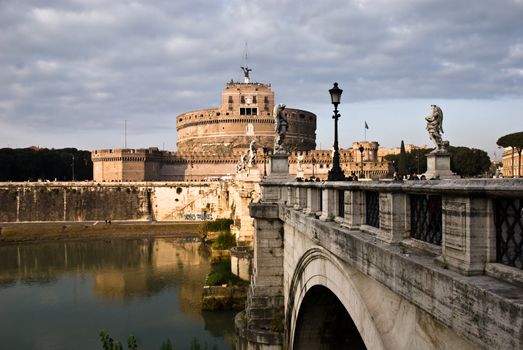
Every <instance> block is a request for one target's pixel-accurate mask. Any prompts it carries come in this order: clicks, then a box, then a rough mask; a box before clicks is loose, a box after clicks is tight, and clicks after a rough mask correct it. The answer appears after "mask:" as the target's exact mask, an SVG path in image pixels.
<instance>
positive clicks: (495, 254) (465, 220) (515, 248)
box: [262, 179, 523, 282]
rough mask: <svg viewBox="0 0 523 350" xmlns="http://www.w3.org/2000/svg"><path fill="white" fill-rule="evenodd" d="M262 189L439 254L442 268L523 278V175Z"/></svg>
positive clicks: (325, 216) (307, 208)
mask: <svg viewBox="0 0 523 350" xmlns="http://www.w3.org/2000/svg"><path fill="white" fill-rule="evenodd" d="M262 188H263V193H262V198H271V199H274V198H279V199H278V201H279V202H280V203H283V204H285V205H286V206H287V207H290V208H293V209H295V210H301V211H303V212H304V213H305V214H308V215H314V216H316V217H317V218H319V219H320V220H323V221H335V222H337V223H339V224H340V225H342V226H344V227H347V228H349V229H352V230H360V231H362V232H364V233H368V234H370V235H373V236H374V237H375V238H376V239H379V240H381V241H384V242H387V243H390V244H400V245H407V246H414V247H416V248H421V249H425V250H427V251H430V252H431V253H436V255H437V256H438V257H437V258H436V261H437V262H439V263H440V264H441V265H442V266H444V267H448V268H449V269H452V270H455V271H458V272H460V273H462V274H464V275H478V274H483V273H487V274H493V275H496V276H503V277H504V278H506V279H508V280H513V281H520V282H521V281H523V248H522V247H523V243H522V228H523V219H522V216H523V209H522V208H523V180H518V179H472V180H447V181H408V182H401V181H399V182H393V181H382V182H364V181H361V182H325V183H320V182H286V183H283V182H270V181H266V182H264V183H263V187H262ZM271 201H273V202H274V200H271Z"/></svg>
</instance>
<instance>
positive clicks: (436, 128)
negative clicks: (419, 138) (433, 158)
mask: <svg viewBox="0 0 523 350" xmlns="http://www.w3.org/2000/svg"><path fill="white" fill-rule="evenodd" d="M430 107H431V110H430V113H429V114H428V115H427V116H426V117H425V120H426V121H427V131H428V132H429V137H430V139H431V141H432V142H434V144H435V145H436V149H435V150H434V151H433V153H439V152H446V151H447V146H448V145H449V142H448V141H443V137H442V136H441V134H442V133H443V132H444V131H443V111H442V110H441V108H439V107H438V106H436V105H431V106H430Z"/></svg>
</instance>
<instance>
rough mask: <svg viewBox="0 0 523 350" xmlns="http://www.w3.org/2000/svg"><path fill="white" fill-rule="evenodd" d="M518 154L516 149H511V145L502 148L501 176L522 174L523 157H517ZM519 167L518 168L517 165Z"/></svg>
mask: <svg viewBox="0 0 523 350" xmlns="http://www.w3.org/2000/svg"><path fill="white" fill-rule="evenodd" d="M519 158H520V157H519V154H518V150H517V149H512V147H506V148H505V149H504V150H503V157H502V158H501V162H502V164H503V169H502V170H501V172H502V174H503V177H518V176H519V177H521V176H522V175H523V159H521V162H520V159H519ZM520 164H521V167H520V168H519V169H518V167H519V165H520Z"/></svg>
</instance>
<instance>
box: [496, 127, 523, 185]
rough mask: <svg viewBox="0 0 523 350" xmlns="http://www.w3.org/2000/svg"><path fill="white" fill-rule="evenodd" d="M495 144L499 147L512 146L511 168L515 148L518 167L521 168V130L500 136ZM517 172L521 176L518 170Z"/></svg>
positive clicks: (522, 145)
mask: <svg viewBox="0 0 523 350" xmlns="http://www.w3.org/2000/svg"><path fill="white" fill-rule="evenodd" d="M496 144H497V145H498V146H501V147H511V148H512V169H514V150H517V152H518V155H519V162H518V169H521V151H522V150H523V131H520V132H515V133H512V134H507V135H505V136H502V137H500V138H499V139H498V141H497V142H496ZM517 173H518V174H519V176H520V177H521V174H520V172H519V171H518V172H517Z"/></svg>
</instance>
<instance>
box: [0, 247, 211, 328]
mask: <svg viewBox="0 0 523 350" xmlns="http://www.w3.org/2000/svg"><path fill="white" fill-rule="evenodd" d="M0 252H1V254H0V256H1V259H0V271H1V272H0V284H3V285H11V284H13V283H16V282H17V281H21V282H23V283H29V282H31V283H39V284H46V283H52V282H54V281H56V280H57V279H59V278H60V276H61V275H62V274H65V273H68V272H70V271H72V270H73V271H75V272H77V273H81V274H92V275H93V289H94V294H95V295H97V296H98V297H100V298H104V299H110V300H122V301H123V300H129V299H133V298H144V297H148V296H150V295H153V294H155V293H159V292H160V291H162V290H164V289H165V288H169V287H176V289H177V290H178V299H179V304H180V309H181V310H182V311H183V312H184V314H186V315H188V316H191V317H197V318H200V317H201V315H200V303H201V293H202V287H203V283H204V281H205V277H206V275H207V273H208V272H209V264H210V262H209V254H208V252H207V251H206V250H205V249H202V245H201V243H181V242H179V241H175V240H168V239H147V240H145V239H144V240H115V241H110V242H103V241H89V242H64V243H41V244H38V245H20V246H6V247H1V248H0Z"/></svg>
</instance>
